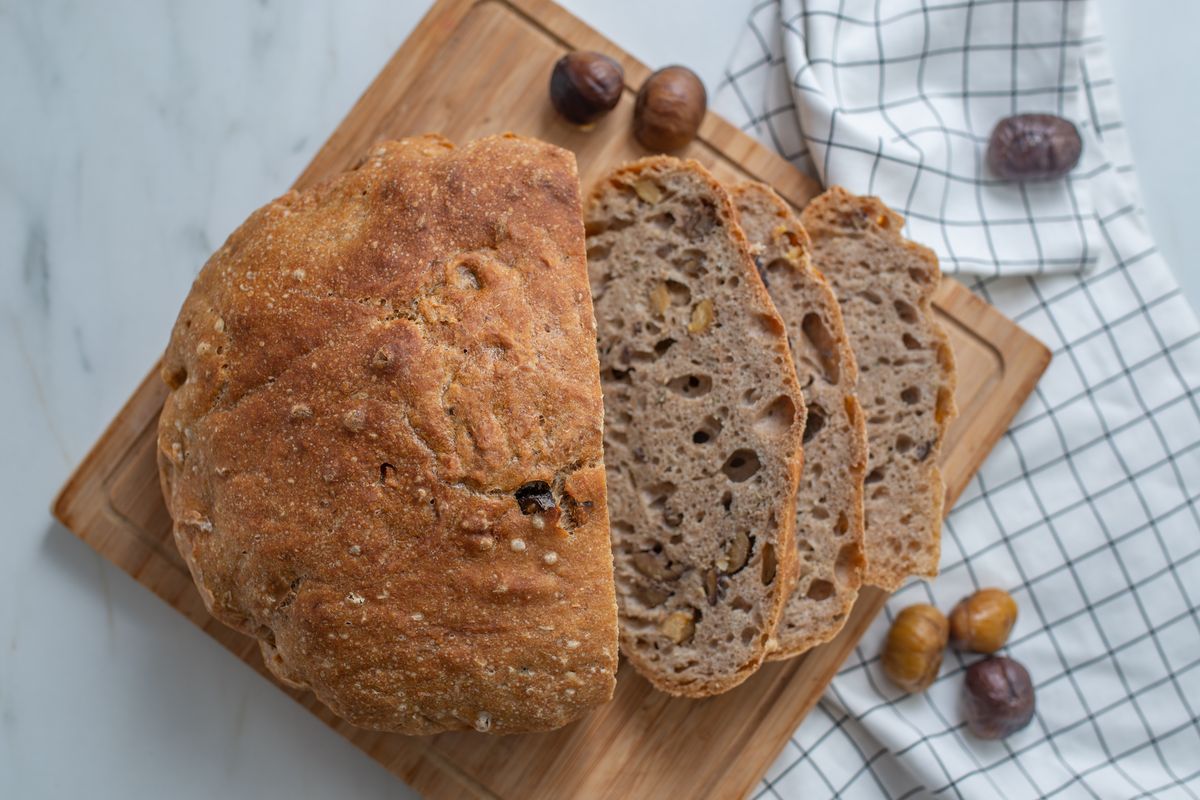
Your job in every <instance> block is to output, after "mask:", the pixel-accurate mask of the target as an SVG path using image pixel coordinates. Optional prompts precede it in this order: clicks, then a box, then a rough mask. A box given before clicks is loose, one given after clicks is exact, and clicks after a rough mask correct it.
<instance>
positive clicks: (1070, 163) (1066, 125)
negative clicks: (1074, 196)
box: [987, 114, 1083, 181]
mask: <svg viewBox="0 0 1200 800" xmlns="http://www.w3.org/2000/svg"><path fill="white" fill-rule="evenodd" d="M1082 152H1083V140H1082V139H1080V138H1079V129H1078V128H1076V127H1075V124H1074V123H1072V122H1071V121H1069V120H1065V119H1063V118H1062V117H1056V116H1054V115H1053V114H1017V115H1016V116H1012V117H1005V118H1004V119H1002V120H1000V121H999V122H997V123H996V127H995V128H994V129H993V130H992V137H991V140H990V141H989V142H988V149H987V163H988V167H990V168H991V170H992V172H993V173H995V174H996V175H998V176H999V177H1001V178H1004V179H1006V180H1015V181H1027V180H1048V179H1051V178H1061V177H1062V176H1063V175H1066V174H1067V173H1068V172H1070V171H1071V170H1072V169H1074V168H1075V165H1076V164H1078V163H1079V156H1080V154H1081V153H1082Z"/></svg>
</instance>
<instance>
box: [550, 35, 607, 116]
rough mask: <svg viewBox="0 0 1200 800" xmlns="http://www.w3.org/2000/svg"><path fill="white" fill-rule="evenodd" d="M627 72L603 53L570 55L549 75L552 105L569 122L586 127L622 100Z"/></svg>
mask: <svg viewBox="0 0 1200 800" xmlns="http://www.w3.org/2000/svg"><path fill="white" fill-rule="evenodd" d="M624 86H625V71H624V70H623V69H621V65H620V64H618V63H617V62H616V61H614V60H612V59H611V58H609V57H608V56H606V55H604V54H603V53H593V52H589V51H576V52H574V53H567V54H566V55H565V56H563V57H562V58H560V59H559V60H558V61H557V62H556V63H555V64H554V70H553V71H552V72H551V73H550V102H551V103H553V104H554V109H555V110H556V111H558V113H559V114H561V115H562V116H563V117H564V118H565V119H566V120H567V121H568V122H573V123H575V124H576V125H587V124H589V123H592V122H595V121H596V120H598V119H600V118H601V117H603V116H604V115H605V114H607V113H608V112H609V111H612V110H613V109H614V108H615V107H616V105H617V103H618V102H620V100H621V90H622V89H623V88H624Z"/></svg>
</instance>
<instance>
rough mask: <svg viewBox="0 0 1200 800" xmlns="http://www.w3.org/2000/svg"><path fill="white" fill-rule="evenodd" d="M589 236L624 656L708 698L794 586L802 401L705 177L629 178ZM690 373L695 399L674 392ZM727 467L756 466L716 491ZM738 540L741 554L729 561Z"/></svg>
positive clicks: (620, 175) (723, 202) (626, 173)
mask: <svg viewBox="0 0 1200 800" xmlns="http://www.w3.org/2000/svg"><path fill="white" fill-rule="evenodd" d="M685 195H686V198H685ZM685 200H686V202H685ZM626 205H629V206H630V208H628V209H626V211H621V212H619V213H620V214H621V216H620V218H610V217H609V212H610V210H611V211H615V210H616V209H618V208H624V207H625V206H626ZM633 206H636V208H634V207H633ZM627 212H628V213H631V214H632V215H633V217H628V218H627ZM701 212H702V213H701ZM585 220H586V223H587V226H588V247H589V271H590V273H591V277H592V281H593V293H594V296H595V302H596V309H597V315H598V317H600V324H601V330H600V349H601V354H600V360H601V367H602V369H603V370H604V375H605V376H608V377H606V378H603V379H602V383H603V385H604V386H605V392H606V396H605V403H606V442H607V443H608V444H609V445H610V449H609V450H608V451H607V452H606V460H607V463H608V467H609V486H610V498H609V501H610V507H611V509H612V519H613V546H614V557H615V568H616V578H617V592H618V602H619V604H620V606H621V649H622V652H623V653H624V654H625V656H626V658H628V659H629V661H630V663H632V664H633V666H634V667H635V668H636V669H637V670H638V671H639V672H640V673H641V674H642V675H644V676H645V677H646V678H647V679H648V680H649V681H650V682H651V683H653V684H654V686H655V687H656V688H658V689H660V690H661V691H664V692H668V693H670V694H674V695H679V696H685V697H708V696H711V695H714V694H719V693H721V692H725V691H728V690H729V689H731V688H733V687H735V686H737V685H738V684H740V683H741V682H742V681H744V680H746V678H748V677H749V676H750V675H752V674H753V673H754V672H755V671H756V670H757V669H758V668H759V666H760V665H761V664H762V662H763V659H764V658H765V656H766V653H767V651H768V643H769V641H770V637H771V636H772V635H773V634H774V632H775V628H776V624H777V622H778V620H779V616H780V613H781V611H782V608H783V604H784V601H785V600H786V598H787V596H788V594H789V593H790V592H791V589H792V587H793V586H794V584H795V579H796V554H795V543H794V540H793V535H794V527H795V495H796V486H797V483H798V480H799V475H800V471H801V467H802V464H803V450H802V447H801V438H802V436H803V428H804V414H805V410H804V397H803V394H802V392H801V390H800V384H799V381H798V380H797V378H796V373H795V368H794V366H793V364H792V359H791V353H790V351H789V350H788V346H787V338H786V332H785V328H784V324H783V320H782V319H781V318H780V317H779V314H778V312H777V311H776V309H775V306H774V304H773V303H772V302H771V298H770V296H769V295H768V294H767V291H766V289H765V288H764V287H763V284H762V281H761V279H760V277H759V274H758V271H757V269H756V268H755V265H754V261H753V259H752V257H751V255H750V249H749V242H748V241H747V239H746V236H745V234H744V233H743V231H742V229H741V227H740V226H739V225H738V222H737V215H736V211H735V209H734V207H733V204H732V202H731V199H730V197H729V194H728V193H727V192H726V191H725V189H724V187H723V186H722V185H721V184H720V183H718V182H717V181H716V179H715V178H713V176H712V175H711V174H709V172H708V171H707V170H706V169H705V168H704V167H703V166H702V165H700V164H699V163H698V162H695V161H691V160H688V161H681V160H679V159H675V158H671V157H668V156H654V157H649V158H644V159H640V160H638V161H635V162H633V163H630V164H626V165H624V166H622V167H620V168H618V169H616V170H614V171H613V172H611V173H609V174H608V175H607V176H606V177H604V178H603V179H602V180H601V181H600V182H599V183H598V185H597V186H596V188H595V189H594V190H593V192H592V193H591V195H590V197H589V199H588V202H587V204H586V209H585ZM676 239H678V240H682V243H681V242H680V241H675V240H676ZM672 241H675V243H674V244H672ZM705 247H707V248H708V249H707V250H704V249H703V248H705ZM602 252H608V253H610V255H601V253H602ZM672 259H675V261H677V262H678V263H675V262H673V261H672ZM610 267H611V269H612V270H613V271H619V273H620V277H619V280H617V279H614V278H613V272H610V271H609V270H610ZM610 281H611V283H610ZM672 292H673V293H674V294H672ZM706 304H707V305H706ZM705 308H707V309H708V312H709V313H707V314H705V313H703V311H704V309H705ZM717 323H720V325H719V326H718V325H717ZM693 373H701V374H703V376H704V378H705V379H706V380H708V381H709V383H708V385H707V386H706V387H705V388H703V389H700V390H698V391H701V392H703V395H701V396H695V397H690V396H688V395H687V389H686V388H685V387H684V385H683V384H679V385H677V386H676V385H675V384H676V382H677V381H680V380H682V379H685V378H691V377H695V375H694V374H693ZM772 409H786V414H783V413H780V414H779V415H778V417H776V416H773V415H772V414H771V412H772ZM706 426H707V428H706ZM697 429H701V430H697ZM694 433H695V434H696V435H698V436H699V437H700V438H693V434H694ZM739 452H753V453H754V454H755V459H756V463H757V460H760V461H761V466H756V467H755V469H756V470H757V471H756V472H754V473H753V475H752V477H750V478H744V477H742V476H740V475H738V476H735V475H732V474H730V473H725V474H722V473H723V471H724V469H725V467H724V466H723V462H724V464H725V465H726V466H727V465H728V464H730V463H732V462H731V459H732V458H733V457H734V456H736V454H737V453H739ZM739 481H740V482H739ZM723 495H724V497H723ZM739 532H741V533H748V534H749V536H748V537H746V538H744V539H743V543H745V542H746V541H749V542H751V544H750V546H749V548H748V550H747V549H745V548H743V549H742V550H741V554H742V555H741V556H740V557H734V556H732V555H731V553H733V552H734V551H735V548H734V545H733V544H732V543H733V541H734V539H735V537H737V536H738V534H739ZM747 552H748V553H749V556H748V560H747V557H746V555H745V554H746V553H747ZM731 558H736V560H738V561H739V563H737V564H731V563H730V559H731ZM760 576H761V577H760ZM770 576H773V577H770ZM647 592H649V593H650V594H649V595H647ZM647 598H648V599H647ZM681 615H682V616H681Z"/></svg>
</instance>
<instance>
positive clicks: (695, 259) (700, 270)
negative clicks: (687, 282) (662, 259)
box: [671, 247, 707, 278]
mask: <svg viewBox="0 0 1200 800" xmlns="http://www.w3.org/2000/svg"><path fill="white" fill-rule="evenodd" d="M706 260H707V256H706V254H705V252H704V251H703V250H700V249H698V248H695V247H688V248H686V249H685V250H682V251H681V252H680V253H679V256H678V257H676V258H674V259H672V261H671V263H672V264H674V265H675V266H676V267H677V268H678V269H679V270H680V271H681V272H683V274H684V275H686V276H687V277H689V278H699V277H700V276H702V275H703V274H704V273H705V272H707V267H706V266H705V265H706Z"/></svg>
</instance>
